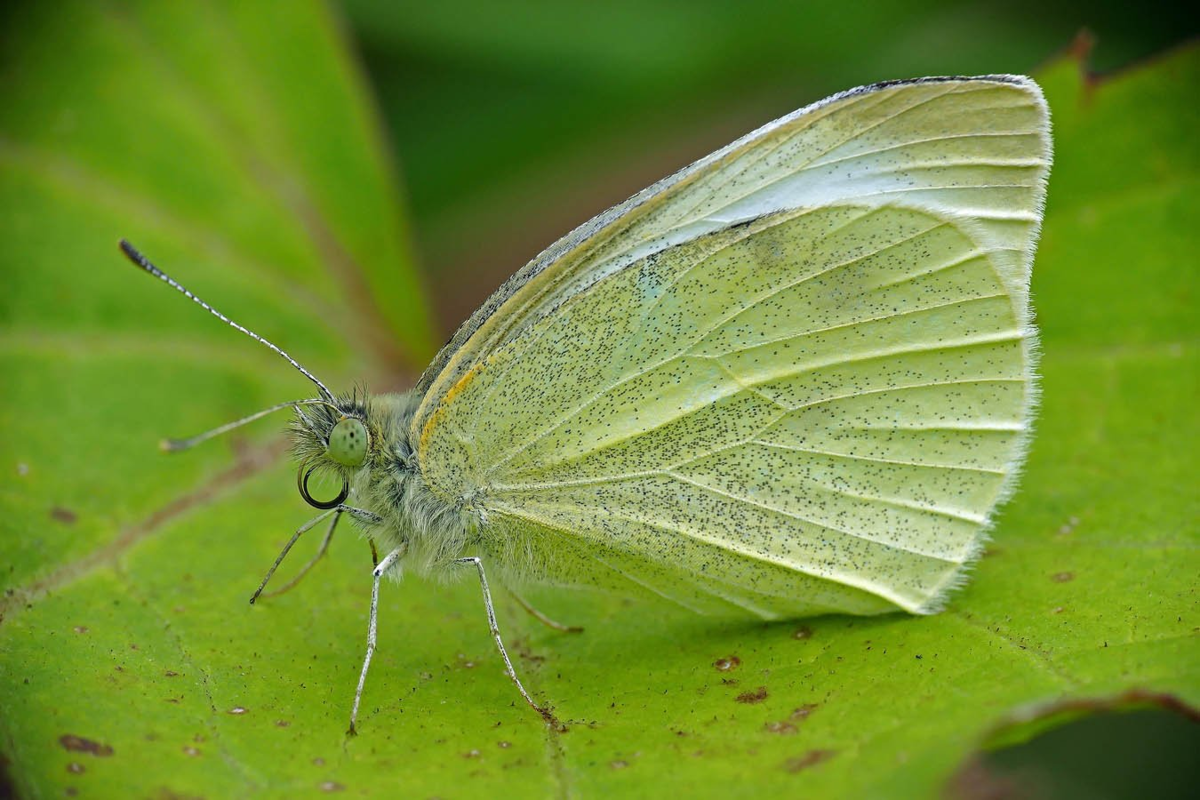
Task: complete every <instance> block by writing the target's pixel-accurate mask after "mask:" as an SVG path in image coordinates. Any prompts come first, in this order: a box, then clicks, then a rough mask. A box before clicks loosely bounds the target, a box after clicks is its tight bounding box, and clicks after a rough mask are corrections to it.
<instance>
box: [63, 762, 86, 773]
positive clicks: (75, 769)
mask: <svg viewBox="0 0 1200 800" xmlns="http://www.w3.org/2000/svg"><path fill="white" fill-rule="evenodd" d="M67 772H71V773H74V774H75V775H82V774H83V772H84V768H83V764H80V763H79V762H78V761H72V762H71V763H70V764H67Z"/></svg>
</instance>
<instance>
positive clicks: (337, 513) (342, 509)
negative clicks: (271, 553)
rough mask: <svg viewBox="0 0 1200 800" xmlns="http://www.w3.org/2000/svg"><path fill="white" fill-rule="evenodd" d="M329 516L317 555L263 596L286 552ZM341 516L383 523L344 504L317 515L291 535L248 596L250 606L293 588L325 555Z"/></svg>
mask: <svg viewBox="0 0 1200 800" xmlns="http://www.w3.org/2000/svg"><path fill="white" fill-rule="evenodd" d="M331 514H332V515H334V516H333V522H331V523H330V525H329V530H328V531H327V532H326V533H325V539H324V540H323V541H322V542H321V547H320V549H318V550H317V554H316V555H315V556H313V558H312V560H311V561H309V562H308V563H307V564H305V565H304V568H303V569H301V570H300V574H298V575H297V576H296V577H294V578H292V579H291V580H290V581H288V582H287V584H286V585H285V586H283V587H281V588H279V589H276V590H275V591H273V592H267V593H266V594H265V595H264V594H263V589H265V588H267V582H268V581H270V580H271V576H272V575H274V574H275V570H277V569H279V565H280V564H282V563H283V559H284V558H286V557H287V554H288V552H289V551H291V549H292V545H294V544H296V542H297V541H298V540H299V539H300V536H301V534H304V533H307V532H308V531H310V530H312V529H313V528H314V527H316V525H317V523H318V522H320V521H321V520H323V519H325V518H326V517H328V516H329V515H331ZM342 514H349V515H351V516H352V517H354V518H355V519H357V520H359V521H360V522H365V523H367V524H369V525H378V524H379V523H381V522H383V517H381V516H379V515H378V514H375V513H372V512H370V511H367V510H366V509H363V508H355V507H354V506H348V505H345V504H344V503H343V504H342V505H339V506H337V507H336V508H331V509H329V510H328V511H326V512H325V513H324V514H319V515H317V516H316V517H313V518H312V519H310V520H309V521H308V522H306V523H304V524H303V525H301V526H300V527H299V528H297V529H296V532H295V533H293V534H292V538H291V539H289V540H288V543H287V544H285V545H284V546H283V550H282V551H280V553H279V555H278V556H277V557H276V559H275V563H274V564H272V565H271V568H270V569H269V570H267V574H266V575H265V576H264V577H263V579H262V583H260V584H259V585H258V588H257V589H256V590H255V591H254V594H252V595H250V605H254V602H255V601H256V600H258V598H259V597H260V596H262V597H276V596H278V595H281V594H283V593H284V592H286V591H287V590H288V589H291V588H292V587H293V586H295V585H296V584H297V583H299V582H300V579H301V578H303V577H304V576H305V575H306V574H308V571H309V570H310V569H312V567H313V565H314V564H316V563H317V562H318V561H320V560H321V556H323V555H325V551H326V550H328V549H329V540H330V539H332V538H333V530H334V528H336V527H337V524H338V519H339V518H340V517H341V516H342ZM374 551H375V545H374V544H372V545H371V552H372V554H374ZM371 561H372V563H375V562H376V561H378V558H376V557H375V556H374V555H372V558H371Z"/></svg>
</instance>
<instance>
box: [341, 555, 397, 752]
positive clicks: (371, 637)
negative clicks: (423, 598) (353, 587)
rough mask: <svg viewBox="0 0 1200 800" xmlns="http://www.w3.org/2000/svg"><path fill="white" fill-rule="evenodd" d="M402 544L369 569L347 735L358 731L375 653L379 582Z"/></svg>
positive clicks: (395, 557) (353, 734)
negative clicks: (362, 649) (363, 646)
mask: <svg viewBox="0 0 1200 800" xmlns="http://www.w3.org/2000/svg"><path fill="white" fill-rule="evenodd" d="M404 549H405V546H404V545H400V546H399V547H397V548H396V549H395V550H393V551H392V552H390V553H388V554H387V555H386V556H384V557H383V561H380V562H379V564H378V565H377V566H376V567H375V569H373V570H372V571H371V575H372V576H373V577H374V579H375V582H374V583H373V584H372V586H371V614H370V620H369V622H368V623H367V654H366V656H364V657H363V665H362V672H361V673H359V675H358V688H357V689H356V690H355V691H354V707H353V708H352V709H351V710H350V727H349V729H347V731H346V735H347V736H355V735H357V734H358V731H357V730H356V729H355V727H354V723H355V722H356V721H357V719H358V706H359V703H360V702H361V701H362V693H363V687H364V686H365V685H366V683H367V670H369V669H370V668H371V656H373V655H375V632H376V628H377V626H376V619H377V616H378V611H379V582H380V581H381V580H383V574H384V573H385V572H387V571H388V569H389V568H390V567H391V566H392V565H393V564H395V563H396V561H397V560H398V559H399V558H400V556H402V555H404Z"/></svg>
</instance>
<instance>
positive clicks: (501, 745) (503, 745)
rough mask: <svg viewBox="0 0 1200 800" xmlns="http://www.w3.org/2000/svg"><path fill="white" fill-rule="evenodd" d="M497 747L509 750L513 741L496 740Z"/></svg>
mask: <svg viewBox="0 0 1200 800" xmlns="http://www.w3.org/2000/svg"><path fill="white" fill-rule="evenodd" d="M496 747H499V748H500V749H501V750H507V749H508V748H510V747H512V742H496Z"/></svg>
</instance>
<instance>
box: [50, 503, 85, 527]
mask: <svg viewBox="0 0 1200 800" xmlns="http://www.w3.org/2000/svg"><path fill="white" fill-rule="evenodd" d="M50 519H52V520H54V521H55V522H61V523H62V524H64V525H74V524H75V522H76V521H77V520H78V519H79V515H78V514H76V513H75V512H74V511H72V510H71V509H69V508H63V507H62V506H55V507H54V508H52V509H50Z"/></svg>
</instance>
